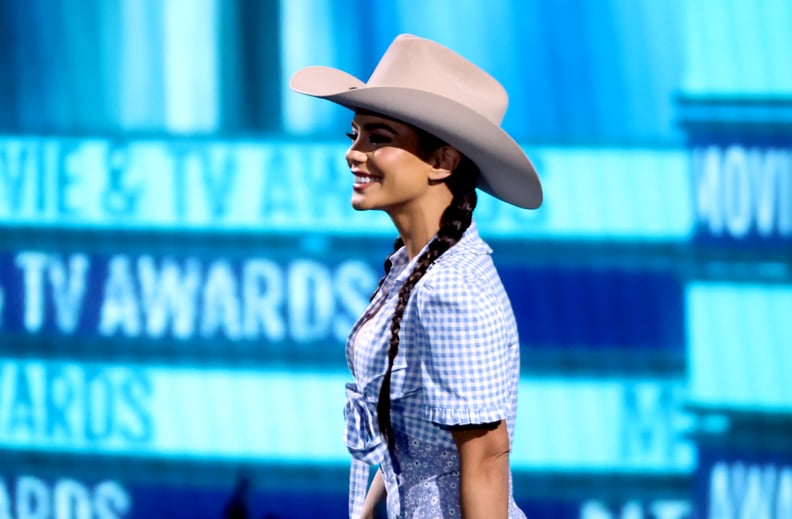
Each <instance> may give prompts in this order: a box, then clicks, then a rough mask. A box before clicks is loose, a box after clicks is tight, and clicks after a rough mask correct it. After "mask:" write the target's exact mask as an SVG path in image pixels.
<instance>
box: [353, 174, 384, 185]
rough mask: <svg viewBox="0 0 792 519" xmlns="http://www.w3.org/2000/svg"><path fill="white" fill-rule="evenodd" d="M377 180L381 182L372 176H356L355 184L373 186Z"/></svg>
mask: <svg viewBox="0 0 792 519" xmlns="http://www.w3.org/2000/svg"><path fill="white" fill-rule="evenodd" d="M377 180H379V179H378V178H377V177H373V176H371V175H360V174H357V173H356V174H355V184H371V183H372V182H376V181H377Z"/></svg>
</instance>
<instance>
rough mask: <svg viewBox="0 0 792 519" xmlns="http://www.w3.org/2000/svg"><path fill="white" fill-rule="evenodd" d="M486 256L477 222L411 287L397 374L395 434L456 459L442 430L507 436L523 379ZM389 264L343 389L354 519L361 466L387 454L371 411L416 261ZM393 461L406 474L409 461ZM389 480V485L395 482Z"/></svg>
mask: <svg viewBox="0 0 792 519" xmlns="http://www.w3.org/2000/svg"><path fill="white" fill-rule="evenodd" d="M490 253H491V249H490V248H489V247H488V246H487V245H486V243H484V242H483V241H482V240H481V238H480V237H479V235H478V231H477V229H476V225H475V223H473V224H471V227H470V228H469V229H468V230H467V231H466V232H465V234H464V236H463V237H462V239H461V240H460V241H459V242H458V243H457V244H456V245H454V246H453V247H452V248H451V249H449V250H448V251H446V253H445V254H443V255H442V256H441V257H440V258H439V259H438V260H437V261H436V262H435V264H434V265H433V266H432V267H431V268H430V269H429V271H428V272H427V273H426V274H425V275H424V277H423V278H422V279H421V281H420V282H419V283H418V284H417V285H416V286H415V288H414V289H413V292H412V295H411V297H410V300H409V303H408V305H407V308H406V310H405V313H404V317H403V319H402V327H401V343H400V347H399V354H398V355H397V357H396V360H395V362H394V366H393V372H392V381H391V400H392V421H393V427H394V429H395V430H396V431H397V432H399V433H401V434H404V435H406V436H407V437H408V438H415V439H417V440H420V441H421V442H427V443H429V444H432V445H436V446H439V447H445V448H447V449H449V450H452V451H453V454H454V455H456V446H455V443H454V440H453V437H452V436H451V433H450V432H449V430H448V428H447V427H445V426H449V425H463V424H480V423H490V422H495V421H498V420H501V419H506V421H507V425H508V429H509V435H510V437H511V435H512V432H513V425H514V416H515V412H516V403H517V402H516V399H517V383H518V379H519V341H518V337H517V325H516V322H515V319H514V315H513V313H512V309H511V305H510V303H509V300H508V297H507V295H506V292H505V290H504V289H503V285H502V283H501V280H500V278H499V277H498V274H497V272H496V270H495V267H494V265H493V263H492V260H491V258H490ZM419 256H420V254H419V255H418V256H416V259H417V258H418V257H419ZM391 262H392V268H391V271H390V273H389V275H388V276H387V278H386V279H385V281H384V282H383V284H382V287H381V289H380V291H379V293H378V294H377V295H376V297H375V298H374V300H373V301H372V302H371V304H370V305H369V307H368V308H367V309H366V311H365V312H364V313H363V315H362V316H361V318H360V319H359V320H358V322H357V323H356V324H355V326H354V327H353V329H352V332H351V334H350V337H349V340H348V341H347V349H346V353H347V361H348V364H349V367H350V369H351V371H352V373H353V375H354V378H355V382H354V384H348V386H347V406H346V409H345V414H346V432H345V442H346V443H347V446H348V447H349V448H350V452H351V453H352V454H353V456H354V457H355V459H356V460H358V461H357V462H355V463H353V468H352V473H351V476H352V477H351V480H350V517H352V518H357V517H358V516H359V514H360V510H361V507H362V505H363V499H364V497H365V493H366V486H367V483H368V480H367V475H368V471H367V470H364V469H365V467H361V465H360V462H361V461H362V462H365V463H369V464H371V463H375V464H376V463H381V462H382V458H383V457H385V456H387V449H386V447H385V444H384V442H383V441H382V437H381V435H380V434H379V430H378V428H377V425H376V403H377V399H378V395H379V388H380V385H381V383H382V377H383V375H384V373H385V371H386V368H387V356H386V355H387V353H386V352H387V346H388V342H389V339H390V332H389V327H390V322H391V316H392V315H393V309H394V307H395V305H396V301H397V299H398V292H399V289H400V288H401V286H403V284H404V281H405V280H406V278H407V276H408V275H409V273H410V272H411V271H412V269H413V267H414V263H415V259H414V260H413V261H412V262H409V261H408V258H407V253H406V250H405V249H404V248H402V249H400V250H399V251H396V252H395V253H394V254H393V255H392V256H391ZM398 461H399V465H401V466H403V467H409V460H402V459H401V458H399V460H398ZM405 462H406V463H405ZM390 466H391V464H390V463H386V464H384V467H390ZM386 476H392V475H391V474H387V475H386ZM393 476H395V475H393ZM385 479H386V485H387V483H388V481H389V480H390V481H397V480H398V478H397V477H386V478H385ZM394 485H395V483H394ZM393 492H398V488H388V493H389V497H390V496H391V494H392V493H393ZM390 501H391V499H389V502H390Z"/></svg>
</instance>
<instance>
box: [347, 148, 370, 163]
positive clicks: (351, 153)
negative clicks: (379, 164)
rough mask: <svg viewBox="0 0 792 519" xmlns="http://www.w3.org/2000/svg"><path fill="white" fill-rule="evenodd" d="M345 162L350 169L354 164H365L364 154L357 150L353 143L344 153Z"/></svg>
mask: <svg viewBox="0 0 792 519" xmlns="http://www.w3.org/2000/svg"><path fill="white" fill-rule="evenodd" d="M346 161H347V164H348V165H349V166H350V167H352V166H353V165H354V164H360V163H362V162H365V161H366V154H365V153H363V152H362V151H360V150H359V149H357V148H356V147H355V145H354V143H353V144H352V146H350V147H349V149H347V151H346Z"/></svg>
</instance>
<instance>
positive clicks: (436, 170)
mask: <svg viewBox="0 0 792 519" xmlns="http://www.w3.org/2000/svg"><path fill="white" fill-rule="evenodd" d="M347 135H348V136H349V138H350V139H351V140H352V144H351V145H350V147H349V149H348V150H347V152H346V160H347V164H349V169H350V170H351V172H352V174H353V175H354V181H353V182H354V183H353V194H352V207H354V208H355V209H357V210H359V211H362V210H371V209H381V210H383V211H386V212H388V213H389V214H390V215H391V216H394V215H396V214H397V213H404V212H410V211H421V210H422V208H423V207H425V204H437V203H442V202H443V201H446V202H447V199H448V197H449V195H450V191H448V188H447V187H446V186H445V185H444V184H443V181H444V180H445V179H446V178H447V177H448V176H449V175H450V174H451V172H452V171H453V169H454V168H455V167H456V164H457V163H458V161H459V152H457V151H456V150H455V149H454V148H451V147H450V146H443V147H441V148H438V149H436V150H432V151H427V150H425V149H423V148H422V142H421V139H420V136H419V132H418V130H416V129H415V128H414V127H412V126H410V125H408V124H405V123H403V122H400V121H396V120H394V119H389V118H386V117H383V116H380V115H377V114H372V113H368V112H358V113H356V114H355V117H354V118H353V119H352V131H351V132H350V133H348V134H347Z"/></svg>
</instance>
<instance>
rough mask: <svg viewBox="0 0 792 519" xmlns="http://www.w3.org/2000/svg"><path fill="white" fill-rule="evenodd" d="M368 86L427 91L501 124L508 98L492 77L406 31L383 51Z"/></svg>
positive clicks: (451, 53)
mask: <svg viewBox="0 0 792 519" xmlns="http://www.w3.org/2000/svg"><path fill="white" fill-rule="evenodd" d="M366 86H367V87H398V88H408V89H415V90H422V91H425V92H430V93H433V94H436V95H439V96H442V97H445V98H448V99H451V100H453V101H455V102H457V103H459V104H461V105H463V106H466V107H467V108H469V109H471V110H473V111H475V112H478V113H479V114H481V115H482V116H484V117H486V118H487V119H489V120H490V121H491V122H492V123H494V124H496V125H498V126H500V124H501V121H502V120H503V116H504V114H505V113H506V107H507V106H508V104H509V98H508V95H507V94H506V90H505V89H504V88H503V86H502V85H501V84H500V83H498V81H497V80H495V78H493V77H492V76H490V75H489V74H487V73H486V72H484V71H483V70H482V69H480V68H479V67H477V66H476V65H474V64H473V63H471V62H470V61H468V60H467V59H465V58H463V57H462V56H460V55H459V54H456V53H455V52H453V51H452V50H450V49H448V48H446V47H444V46H442V45H440V44H438V43H435V42H433V41H431V40H426V39H424V38H419V37H417V36H412V35H409V34H402V35H401V36H399V37H397V38H396V39H395V40H394V41H393V42H392V43H391V45H390V47H388V50H387V51H385V54H384V55H383V56H382V58H381V59H380V61H379V63H378V64H377V67H376V68H375V69H374V72H373V73H372V74H371V77H369V80H368V82H367V83H366Z"/></svg>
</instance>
